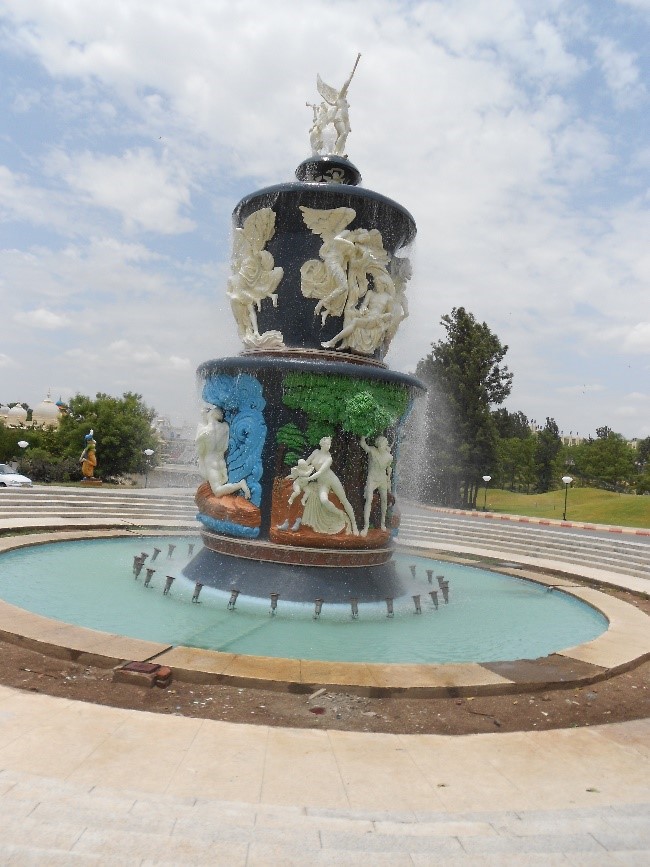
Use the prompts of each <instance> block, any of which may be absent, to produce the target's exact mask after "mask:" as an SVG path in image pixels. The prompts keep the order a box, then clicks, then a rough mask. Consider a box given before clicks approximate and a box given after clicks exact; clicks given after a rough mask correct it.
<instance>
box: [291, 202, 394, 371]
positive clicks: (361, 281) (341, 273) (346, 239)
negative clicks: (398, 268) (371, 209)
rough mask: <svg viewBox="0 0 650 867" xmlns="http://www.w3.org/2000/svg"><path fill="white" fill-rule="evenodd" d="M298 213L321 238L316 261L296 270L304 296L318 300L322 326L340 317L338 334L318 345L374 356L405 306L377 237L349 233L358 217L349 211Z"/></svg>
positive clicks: (363, 232) (375, 231) (368, 233)
mask: <svg viewBox="0 0 650 867" xmlns="http://www.w3.org/2000/svg"><path fill="white" fill-rule="evenodd" d="M300 210H301V211H302V214H303V220H304V222H305V224H306V225H307V226H308V228H310V229H311V231H312V232H313V233H314V234H316V235H320V236H321V238H322V239H323V244H322V246H321V248H320V250H319V256H320V259H309V260H308V261H307V262H305V263H304V264H303V266H302V268H301V269H300V275H301V291H302V294H303V295H304V296H305V297H306V298H317V299H318V303H317V304H316V307H315V309H314V314H315V315H318V314H319V313H320V315H321V322H322V324H325V322H326V320H327V317H328V316H343V328H342V329H341V331H339V333H338V334H336V335H335V336H334V337H333V338H332V339H331V340H328V341H325V342H324V343H322V346H323V347H325V348H326V349H333V348H339V349H346V348H349V349H352V350H354V351H356V352H361V353H363V354H366V355H372V354H373V353H374V352H375V351H376V350H377V349H378V348H379V347H380V346H381V345H382V343H383V342H384V339H385V337H386V334H387V333H388V332H389V331H390V330H391V328H394V330H395V331H396V330H397V325H396V324H395V320H396V318H397V317H398V316H399V317H401V318H403V315H402V314H403V307H404V305H403V304H402V302H401V299H399V298H398V294H397V290H396V287H395V284H394V282H393V279H392V277H391V275H390V273H389V271H388V264H389V261H390V256H389V254H388V252H387V251H386V250H385V249H384V245H383V239H382V237H381V233H380V232H379V230H378V229H363V228H361V229H353V230H351V229H348V228H347V227H348V226H349V225H350V223H351V222H352V221H353V220H354V218H355V217H356V212H355V211H354V209H352V208H332V209H329V210H318V209H315V208H306V207H304V206H301V207H300ZM401 318H400V321H401ZM397 324H399V323H397Z"/></svg>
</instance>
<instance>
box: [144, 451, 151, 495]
mask: <svg viewBox="0 0 650 867" xmlns="http://www.w3.org/2000/svg"><path fill="white" fill-rule="evenodd" d="M152 454H153V449H145V450H144V456H145V465H144V486H145V488H146V487H147V484H148V481H149V459H150V458H151V455H152Z"/></svg>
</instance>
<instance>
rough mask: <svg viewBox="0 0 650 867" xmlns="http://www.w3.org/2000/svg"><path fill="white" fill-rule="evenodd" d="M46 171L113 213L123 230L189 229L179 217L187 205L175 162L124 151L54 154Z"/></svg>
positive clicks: (170, 231)
mask: <svg viewBox="0 0 650 867" xmlns="http://www.w3.org/2000/svg"><path fill="white" fill-rule="evenodd" d="M49 167H50V170H51V171H52V172H55V173H57V174H60V175H61V176H62V177H63V178H65V180H66V181H67V183H68V184H69V185H70V186H71V187H72V188H73V189H75V190H77V191H79V192H80V193H82V194H83V195H84V196H85V197H86V200H87V201H89V202H91V203H92V204H93V205H96V206H99V207H102V208H109V209H111V210H115V211H117V212H118V213H119V214H120V215H121V217H122V219H123V221H124V225H125V226H126V228H127V229H128V230H132V229H141V230H145V231H150V232H161V233H162V234H165V235H171V234H175V233H177V232H188V231H190V230H191V229H193V228H194V226H195V224H194V222H193V221H192V220H190V219H188V218H187V217H184V216H182V215H181V213H180V211H181V210H182V209H184V208H187V207H188V206H189V204H190V190H189V183H188V178H187V177H186V176H185V173H184V171H183V170H182V168H181V166H180V165H179V164H178V163H176V164H170V163H166V162H165V160H164V159H163V160H159V159H156V157H155V156H154V154H153V152H152V151H151V150H150V149H146V148H139V149H136V150H127V151H125V152H124V153H123V154H122V155H121V156H119V157H117V156H106V155H103V156H100V155H96V154H91V153H88V152H84V153H81V154H72V155H69V154H64V153H62V152H61V151H59V152H56V153H54V154H52V156H51V158H50V160H49Z"/></svg>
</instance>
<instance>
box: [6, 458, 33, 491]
mask: <svg viewBox="0 0 650 867" xmlns="http://www.w3.org/2000/svg"><path fill="white" fill-rule="evenodd" d="M31 486H32V480H31V479H28V478H27V476H21V475H20V473H14V471H13V470H12V469H11V467H10V466H9V465H8V464H0V488H31Z"/></svg>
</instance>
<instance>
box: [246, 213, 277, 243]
mask: <svg viewBox="0 0 650 867" xmlns="http://www.w3.org/2000/svg"><path fill="white" fill-rule="evenodd" d="M242 231H243V233H244V236H245V238H246V240H247V241H248V243H249V244H250V245H251V247H252V248H253V249H254V250H257V251H258V252H260V251H261V250H263V249H264V247H266V245H267V244H268V242H269V241H270V240H271V238H272V237H273V235H274V234H275V212H274V211H272V210H271V208H260V209H259V211H255V212H254V213H252V214H251V215H250V216H249V217H246V219H245V220H244V225H243V227H242Z"/></svg>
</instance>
